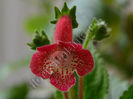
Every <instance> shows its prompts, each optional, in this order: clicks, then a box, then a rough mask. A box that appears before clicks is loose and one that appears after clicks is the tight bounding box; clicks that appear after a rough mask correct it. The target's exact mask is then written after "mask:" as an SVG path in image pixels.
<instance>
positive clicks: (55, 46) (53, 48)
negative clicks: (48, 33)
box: [37, 43, 57, 52]
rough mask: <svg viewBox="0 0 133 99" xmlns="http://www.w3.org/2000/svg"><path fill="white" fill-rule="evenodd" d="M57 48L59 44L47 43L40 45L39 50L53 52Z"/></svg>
mask: <svg viewBox="0 0 133 99" xmlns="http://www.w3.org/2000/svg"><path fill="white" fill-rule="evenodd" d="M56 49H57V44H56V43H55V44H51V45H45V46H42V47H38V48H37V50H38V51H41V52H44V51H46V52H52V51H55V50H56Z"/></svg>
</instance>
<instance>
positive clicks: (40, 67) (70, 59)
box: [30, 15, 94, 91]
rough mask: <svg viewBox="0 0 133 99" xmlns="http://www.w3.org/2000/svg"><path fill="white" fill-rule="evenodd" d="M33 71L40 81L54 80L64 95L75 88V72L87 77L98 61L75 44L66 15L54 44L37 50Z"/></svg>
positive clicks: (58, 24) (69, 21)
mask: <svg viewBox="0 0 133 99" xmlns="http://www.w3.org/2000/svg"><path fill="white" fill-rule="evenodd" d="M37 50H38V51H37V52H36V53H35V54H33V56H32V60H31V64H30V68H31V71H32V72H33V73H34V74H35V75H36V76H38V77H41V78H43V79H48V78H49V79H50V83H51V84H52V85H54V86H55V87H56V88H57V89H58V90H60V91H68V90H69V88H71V87H72V86H73V85H74V84H75V81H76V80H75V76H74V71H76V72H77V73H78V75H79V76H84V75H86V74H87V73H88V72H90V71H91V70H92V69H93V65H94V61H93V57H92V55H91V53H90V51H89V50H86V49H82V46H81V45H80V44H77V43H72V24H71V18H70V17H69V16H68V15H62V16H61V17H60V18H59V20H58V22H57V24H56V28H55V33H54V43H53V44H51V45H46V46H42V47H38V48H37Z"/></svg>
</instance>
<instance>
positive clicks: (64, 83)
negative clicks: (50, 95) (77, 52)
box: [50, 72, 76, 91]
mask: <svg viewBox="0 0 133 99" xmlns="http://www.w3.org/2000/svg"><path fill="white" fill-rule="evenodd" d="M75 82H76V79H75V77H74V73H73V74H69V75H61V74H60V73H58V72H55V73H53V74H52V75H51V76H50V83H51V84H52V85H54V86H55V87H56V88H57V89H58V90H60V91H68V90H69V88H71V87H72V86H73V85H74V84H75Z"/></svg>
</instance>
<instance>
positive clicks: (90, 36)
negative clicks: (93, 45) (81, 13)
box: [83, 32, 93, 49]
mask: <svg viewBox="0 0 133 99" xmlns="http://www.w3.org/2000/svg"><path fill="white" fill-rule="evenodd" d="M92 36H93V35H92V34H91V33H90V32H88V33H87V35H86V38H85V40H84V43H83V48H84V49H86V48H87V47H88V44H89V41H90V40H91V38H92Z"/></svg>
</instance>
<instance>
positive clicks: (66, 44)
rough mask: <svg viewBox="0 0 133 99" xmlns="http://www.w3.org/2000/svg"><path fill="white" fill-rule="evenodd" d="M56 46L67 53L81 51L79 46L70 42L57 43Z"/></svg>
mask: <svg viewBox="0 0 133 99" xmlns="http://www.w3.org/2000/svg"><path fill="white" fill-rule="evenodd" d="M58 46H59V47H60V49H62V50H65V51H69V52H73V51H77V50H80V49H82V46H81V44H77V43H72V42H62V41H59V42H58Z"/></svg>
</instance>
